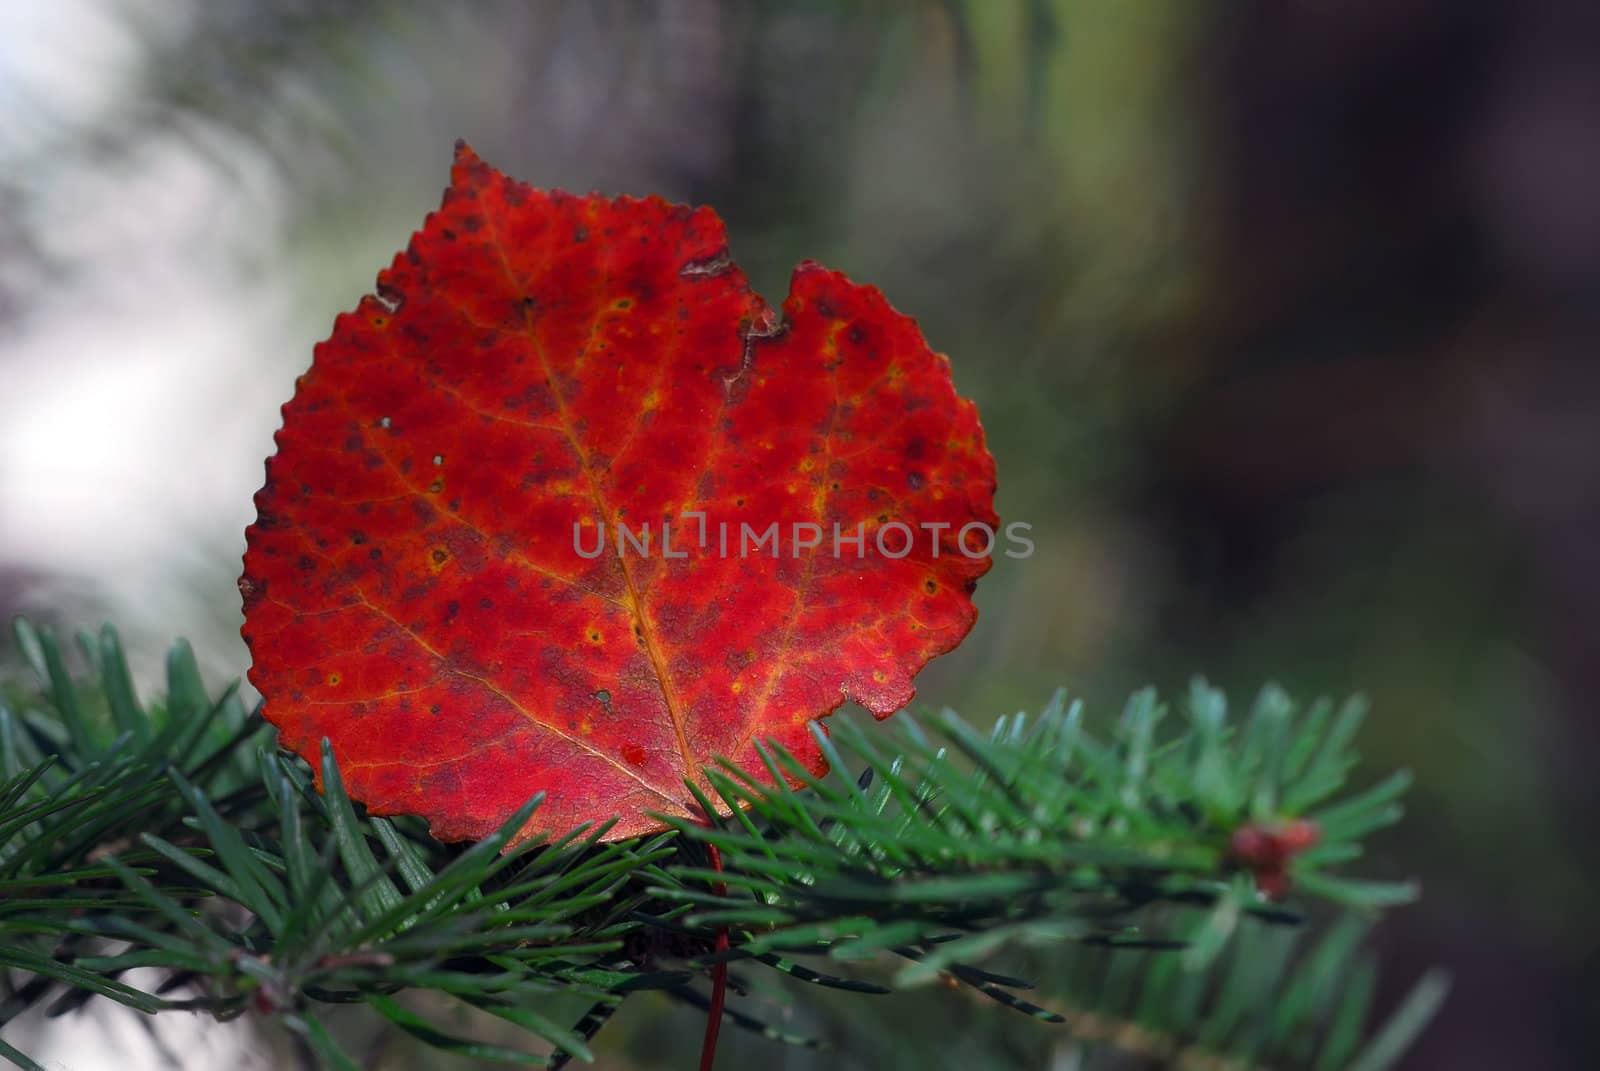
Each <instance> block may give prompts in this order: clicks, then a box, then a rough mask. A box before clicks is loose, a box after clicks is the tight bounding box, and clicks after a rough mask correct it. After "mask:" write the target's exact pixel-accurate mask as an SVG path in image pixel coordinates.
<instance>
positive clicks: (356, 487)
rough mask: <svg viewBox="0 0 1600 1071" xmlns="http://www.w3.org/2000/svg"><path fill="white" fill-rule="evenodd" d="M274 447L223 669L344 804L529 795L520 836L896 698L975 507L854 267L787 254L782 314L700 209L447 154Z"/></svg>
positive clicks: (980, 516)
mask: <svg viewBox="0 0 1600 1071" xmlns="http://www.w3.org/2000/svg"><path fill="white" fill-rule="evenodd" d="M277 445H278V452H277V454H276V455H275V456H274V457H272V458H269V459H268V461H267V482H266V486H265V487H264V488H263V489H262V490H261V491H260V492H259V493H258V494H257V496H256V506H257V509H258V511H259V517H258V519H257V521H256V523H255V524H254V525H253V526H252V527H251V528H250V529H249V530H248V531H247V533H246V538H247V544H248V549H247V550H246V553H245V557H244V576H243V577H242V578H241V580H240V582H239V586H240V589H241V591H242V592H243V594H244V602H245V625H244V630H243V631H244V637H245V640H246V642H247V643H248V644H249V645H250V648H251V652H252V656H253V659H254V667H253V668H252V670H251V673H250V680H251V681H252V683H254V684H255V686H256V687H257V688H258V689H259V690H260V691H261V693H262V695H263V696H264V697H265V700H266V706H265V713H266V717H267V719H268V720H269V721H271V722H272V723H273V724H274V725H276V726H278V728H279V729H280V730H281V732H282V739H283V741H284V743H285V744H286V745H287V746H288V747H290V748H293V749H294V750H296V751H298V752H299V753H301V754H303V755H307V756H314V755H315V754H316V752H317V748H318V747H319V743H320V740H321V738H322V737H324V736H326V737H328V738H329V739H330V740H331V742H332V745H333V749H334V753H335V755H336V757H337V758H338V760H339V763H340V769H341V771H342V773H343V776H344V778H345V779H346V782H347V784H348V787H349V790H350V792H351V794H352V795H353V796H355V797H356V798H358V799H361V800H363V801H365V802H366V804H367V806H368V807H369V808H370V809H371V810H372V811H374V812H376V813H380V814H394V813H406V814H418V815H422V816H423V817H425V818H427V819H428V821H429V822H430V823H431V825H432V829H433V832H434V834H435V835H436V836H438V837H440V838H442V839H447V840H448V839H460V838H477V837H482V836H484V835H487V834H488V833H489V832H490V831H492V830H493V829H494V828H496V827H497V826H498V825H499V824H500V823H501V822H503V821H504V820H505V819H506V817H507V816H508V815H510V814H511V813H512V812H513V811H514V810H515V809H516V808H517V807H518V806H520V805H521V803H522V802H523V801H524V800H526V799H527V798H528V797H529V796H531V795H532V794H533V793H534V792H536V791H539V790H544V791H545V792H547V793H548V798H547V800H546V802H545V804H544V806H543V807H542V808H541V809H540V810H539V812H538V813H537V815H536V817H535V820H534V825H535V826H536V827H538V828H540V829H550V830H557V831H564V830H565V829H567V828H570V827H572V826H574V825H576V824H578V823H580V822H583V821H587V820H596V821H599V820H605V819H608V818H612V817H620V821H618V823H617V824H616V826H615V827H614V828H613V829H612V831H611V833H610V837H611V838H612V839H618V838H622V837H626V836H632V835H637V834H640V833H645V832H650V831H653V830H656V829H659V828H661V824H660V823H659V822H658V821H656V820H655V819H653V818H651V817H650V816H649V815H648V814H646V812H647V811H651V810H654V811H658V812H663V813H668V814H676V815H689V814H692V813H694V811H693V807H692V797H691V796H690V795H689V793H688V792H687V791H686V789H685V787H684V779H685V778H686V777H687V778H691V779H695V780H697V781H698V782H699V783H700V784H704V783H705V782H704V779H703V775H702V774H701V768H702V767H703V766H705V765H708V764H710V763H711V762H712V761H713V758H714V756H716V755H719V754H721V755H726V756H728V757H729V758H731V759H733V760H734V761H736V762H739V763H740V764H742V765H745V766H747V767H750V768H753V769H757V770H759V769H761V766H760V764H759V761H758V757H757V754H756V752H755V750H754V742H755V741H757V740H761V739H766V738H773V739H776V740H777V741H779V742H780V743H782V744H783V745H784V746H785V747H787V748H789V749H791V750H792V751H794V752H795V753H796V754H797V755H798V756H800V758H801V759H802V760H803V761H804V762H805V763H806V764H807V765H808V766H809V767H810V768H812V769H814V770H817V771H821V770H824V769H825V768H826V763H825V760H824V758H823V756H822V755H821V753H820V750H819V749H818V747H817V745H816V743H815V741H814V740H812V739H811V737H810V735H809V733H808V732H807V729H806V726H807V724H808V723H809V722H811V721H812V720H813V719H818V718H822V717H824V716H826V715H827V714H829V713H831V712H832V711H834V710H835V709H837V708H838V707H839V706H840V705H841V704H842V703H844V702H845V701H846V700H855V701H856V702H859V703H861V704H862V705H864V706H865V707H867V708H868V709H869V710H871V711H872V712H873V713H874V714H876V715H878V716H879V717H884V716H887V715H888V714H889V713H891V712H893V711H894V710H896V709H898V708H900V707H902V706H904V705H905V704H906V703H907V702H908V701H909V700H910V699H911V696H912V694H913V689H912V684H911V679H912V677H913V675H914V674H915V673H916V672H917V671H918V670H919V669H921V668H922V666H923V665H925V664H926V663H927V662H928V660H929V659H931V658H933V657H935V656H937V655H939V654H942V653H944V652H945V651H948V650H950V649H951V648H953V647H955V646H956V644H958V643H959V642H960V641H961V639H962V637H964V636H965V635H966V633H967V631H968V630H969V629H970V628H971V626H972V622H973V619H974V617H975V615H976V611H975V609H974V608H973V606H972V602H971V599H970V592H971V589H972V587H973V585H974V584H975V582H976V579H977V578H978V577H979V576H981V575H982V574H983V573H984V572H986V571H987V570H988V568H989V565H990V559H989V554H988V551H989V548H990V545H991V537H990V535H989V534H988V533H992V531H993V526H994V525H996V524H997V523H998V522H997V520H996V517H995V514H994V511H993V508H992V503H993V495H994V461H993V459H992V458H991V457H990V456H989V453H988V451H987V450H986V449H985V447H984V441H983V432H982V429H981V428H980V427H979V425H978V419H977V412H976V410H975V409H974V407H973V405H972V403H971V402H968V401H965V400H962V399H960V398H958V397H957V396H956V393H955V390H954V388H953V387H952V385H951V381H950V372H949V364H948V362H947V361H946V359H945V358H944V357H942V356H940V355H938V354H935V353H933V352H932V351H931V350H930V349H929V348H928V346H927V343H926V342H924V340H923V338H922V335H921V333H920V332H919V331H918V329H917V325H916V323H915V321H913V320H911V319H910V318H908V317H906V316H902V315H900V314H899V313H897V312H895V311H894V310H893V309H892V308H890V307H889V304H888V303H887V302H886V301H885V300H884V297H883V295H882V294H881V293H880V292H879V291H878V290H877V289H875V288H873V287H863V286H857V285H855V284H854V283H852V282H850V281H849V280H848V279H846V278H845V277H844V276H843V275H842V274H840V273H838V272H832V271H827V270H825V269H824V268H822V267H819V266H818V265H816V264H812V263H809V262H808V263H804V264H802V265H800V267H799V268H798V269H796V271H795V273H794V278H793V281H792V283H791V287H790V293H789V297H788V299H787V300H786V301H785V302H784V304H783V310H782V312H781V314H780V313H779V312H777V311H776V310H774V309H772V308H771V307H770V306H768V305H767V304H766V303H765V302H764V301H762V300H761V298H760V297H758V296H757V295H756V294H754V293H752V292H751V290H750V288H749V284H748V282H747V281H746V279H745V276H744V273H743V272H742V271H740V270H739V268H738V267H737V266H735V265H734V264H733V263H732V261H731V260H729V258H728V250H727V244H726V238H725V235H724V231H723V226H722V222H721V220H719V219H718V218H717V216H716V214H715V213H714V212H712V211H711V210H710V209H709V208H696V209H690V208H687V207H683V206H679V205H671V204H668V203H666V202H665V201H663V200H661V199H660V198H656V197H652V198H648V199H646V200H635V199H633V198H627V197H622V198H617V199H614V200H613V199H607V198H603V197H600V196H588V197H575V196H572V195H570V194H567V193H563V192H560V191H553V192H548V193H547V192H544V191H541V190H536V189H533V188H530V187H529V186H527V185H524V184H522V183H520V182H516V181H513V180H511V179H508V178H506V177H505V176H504V175H502V174H500V173H499V172H498V171H496V170H494V169H493V168H491V167H489V166H488V165H487V164H485V163H483V162H482V161H481V160H480V159H479V158H478V157H477V156H476V155H475V154H474V153H473V152H472V151H471V150H470V149H468V148H466V147H465V146H458V149H457V155H456V161H455V167H454V171H453V175H452V182H451V185H450V187H449V189H448V190H446V191H445V195H444V203H443V206H442V207H441V208H440V209H439V211H437V212H435V213H433V214H432V215H430V216H429V217H428V219H427V221H426V222H425V224H424V226H423V228H422V230H421V231H419V232H417V234H415V235H414V236H413V237H412V240H411V243H410V245H409V246H408V247H407V249H406V251H405V252H404V253H402V254H401V255H399V256H397V257H396V258H395V260H394V263H393V264H392V265H391V266H390V268H389V269H388V270H387V271H384V272H381V273H380V274H379V276H378V285H377V293H376V295H369V296H367V297H365V298H363V299H362V301H361V303H360V305H359V307H358V308H357V309H356V311H355V312H353V313H345V314H343V315H341V316H340V317H339V318H338V319H337V320H336V321H335V323H334V330H333V335H332V337H331V338H330V339H329V340H328V341H326V342H324V343H322V344H321V345H319V346H318V347H317V349H316V353H315V359H314V361H313V363H312V367H311V369H310V371H308V372H307V373H306V374H305V375H303V376H302V377H301V378H300V380H299V382H298V385H297V388H296V391H295V395H294V398H293V399H292V400H291V401H290V402H289V403H288V404H287V405H285V406H284V408H283V428H282V430H281V431H279V432H278V434H277ZM690 514H699V515H701V516H698V517H697V516H688V515H690ZM702 518H703V520H702ZM774 522H776V524H777V525H778V527H779V530H778V532H777V533H776V534H777V536H778V539H777V543H778V555H777V556H776V557H774V556H772V547H771V545H770V544H769V543H767V542H761V543H756V542H755V539H756V537H758V536H762V535H766V534H769V525H771V524H773V523H774ZM836 523H837V524H838V526H839V535H840V536H841V539H840V541H839V543H837V544H835V542H834V531H835V530H834V525H835V524H836ZM619 524H620V525H624V526H627V527H626V532H625V533H624V532H623V531H621V530H619V528H618V526H619ZM796 524H799V525H801V526H807V525H815V526H816V529H815V534H817V535H820V540H819V541H818V545H817V546H815V547H810V546H806V545H805V544H808V543H809V542H811V540H812V538H813V534H814V533H813V530H812V529H811V528H808V527H802V528H801V529H800V530H799V531H798V532H797V531H796V530H795V529H794V528H793V526H794V525H796ZM702 525H703V527H702ZM746 525H748V526H749V528H748V534H747V532H746V529H745V527H744V526H746ZM967 525H973V526H974V527H972V528H970V529H969V530H968V531H967V533H966V539H965V541H964V542H959V543H958V538H959V536H960V533H961V530H962V528H963V526H967ZM724 526H726V527H724ZM858 526H859V527H858ZM602 530H603V533H604V537H605V552H604V553H602V554H599V555H598V556H590V555H591V554H593V552H594V551H595V548H596V546H597V545H598V542H597V536H599V535H600V534H601V532H602ZM668 531H670V536H668V540H669V541H668V542H667V544H666V545H665V546H664V545H663V536H664V534H665V533H666V532H668ZM723 532H726V533H727V534H726V536H722V533H723ZM645 533H648V534H647V535H645ZM857 534H861V535H863V537H864V538H863V540H862V542H861V543H860V544H857V543H856V542H854V541H853V537H854V536H855V535H857ZM618 535H624V536H625V538H624V539H623V541H622V549H623V553H621V554H619V553H618V547H617V536H618ZM641 535H643V536H644V538H646V539H648V540H649V541H650V543H649V549H648V551H645V552H642V551H641V543H640V538H641ZM702 535H703V536H704V538H703V539H702V538H701V537H702ZM795 535H798V536H799V537H800V538H798V539H795V538H792V536H795ZM880 535H881V536H882V542H881V545H880V542H879V537H880ZM908 537H909V538H908ZM741 540H743V545H741ZM908 542H909V543H910V544H911V546H910V549H909V552H907V553H905V554H904V556H897V555H899V554H900V553H901V551H902V548H903V547H904V546H905V545H906V544H907V543H908ZM751 544H754V549H753V550H752V549H751V546H750V545H751ZM979 550H982V551H983V553H982V554H979V553H977V552H978V551H979ZM741 551H744V553H741ZM836 551H837V553H835V552H836ZM885 551H886V552H885ZM315 765H316V763H315V762H313V766H315ZM530 832H531V830H530Z"/></svg>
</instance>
